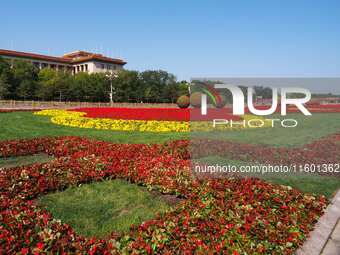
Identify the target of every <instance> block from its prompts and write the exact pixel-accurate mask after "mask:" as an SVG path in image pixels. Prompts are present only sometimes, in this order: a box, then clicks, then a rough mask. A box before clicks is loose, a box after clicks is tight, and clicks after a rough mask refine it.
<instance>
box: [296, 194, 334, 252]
mask: <svg viewBox="0 0 340 255" xmlns="http://www.w3.org/2000/svg"><path fill="white" fill-rule="evenodd" d="M339 219H340V190H339V191H338V192H337V193H336V195H335V196H334V198H333V199H332V201H331V203H330V204H329V205H328V206H327V208H326V210H325V213H324V215H322V216H321V217H320V219H319V221H318V222H317V223H316V225H315V228H314V230H313V231H312V232H311V233H310V235H309V237H308V238H307V240H306V241H305V243H304V244H303V246H302V247H301V248H299V249H298V250H297V251H296V255H320V254H323V255H326V254H327V255H333V254H334V255H339V254H340V246H338V245H339V242H337V241H336V240H337V239H339V238H340V236H338V235H339V233H340V224H339V223H338V222H339ZM335 235H336V236H335ZM333 239H334V240H333Z"/></svg>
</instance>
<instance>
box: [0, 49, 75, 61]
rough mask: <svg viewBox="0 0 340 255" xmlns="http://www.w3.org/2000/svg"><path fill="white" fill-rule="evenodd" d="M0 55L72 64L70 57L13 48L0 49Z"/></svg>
mask: <svg viewBox="0 0 340 255" xmlns="http://www.w3.org/2000/svg"><path fill="white" fill-rule="evenodd" d="M0 55H3V56H8V57H16V58H31V59H38V60H45V61H53V62H61V63H66V64H72V61H71V60H70V59H66V58H60V57H52V56H47V55H41V54H35V53H28V52H21V51H14V50H3V49H0Z"/></svg>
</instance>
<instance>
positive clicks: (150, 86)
mask: <svg viewBox="0 0 340 255" xmlns="http://www.w3.org/2000/svg"><path fill="white" fill-rule="evenodd" d="M141 79H142V82H143V84H144V85H143V87H145V91H144V92H145V93H144V97H145V98H146V99H147V100H148V101H151V102H169V101H171V97H170V96H169V94H168V93H169V92H170V91H171V90H172V89H171V87H172V86H173V84H174V83H176V77H175V76H174V75H173V74H170V73H168V72H166V71H163V70H157V71H151V70H148V71H144V72H142V73H141ZM168 87H169V88H168Z"/></svg>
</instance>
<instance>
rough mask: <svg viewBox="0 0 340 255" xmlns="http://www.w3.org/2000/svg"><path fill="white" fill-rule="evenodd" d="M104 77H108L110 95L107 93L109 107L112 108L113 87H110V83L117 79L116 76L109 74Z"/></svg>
mask: <svg viewBox="0 0 340 255" xmlns="http://www.w3.org/2000/svg"><path fill="white" fill-rule="evenodd" d="M106 77H108V78H109V79H110V93H109V97H110V106H111V107H112V106H113V85H112V81H113V79H114V78H117V77H118V75H117V74H114V73H109V74H107V75H106Z"/></svg>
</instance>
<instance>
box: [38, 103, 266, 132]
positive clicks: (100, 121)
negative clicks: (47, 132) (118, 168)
mask: <svg viewBox="0 0 340 255" xmlns="http://www.w3.org/2000/svg"><path fill="white" fill-rule="evenodd" d="M156 110H157V109H154V111H156ZM161 112H162V110H161ZM34 114H35V115H44V116H51V121H52V123H54V124H58V125H64V126H71V127H80V128H95V129H106V130H116V131H117V130H119V131H141V132H189V131H211V130H213V129H215V128H213V126H212V121H209V122H208V121H202V120H204V119H205V118H200V120H201V121H191V122H188V121H162V120H125V119H106V118H89V117H84V116H85V114H86V113H85V112H77V111H65V110H43V111H39V112H35V113H34ZM221 114H222V113H220V112H218V111H215V112H213V113H212V116H210V115H209V118H213V116H220V115H221ZM197 116H198V114H197ZM227 116H228V115H227ZM232 119H233V120H242V119H244V120H246V121H249V120H251V119H262V120H263V122H264V125H263V126H262V127H270V126H271V122H270V121H265V120H264V118H261V117H254V116H252V115H244V116H242V119H241V118H239V117H233V118H232ZM260 125H261V124H258V125H256V123H253V124H252V126H248V125H247V124H246V126H245V127H243V126H242V125H236V126H235V127H230V126H228V125H220V126H218V128H217V129H218V130H221V129H222V130H239V129H245V128H259V127H261V126H260Z"/></svg>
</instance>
